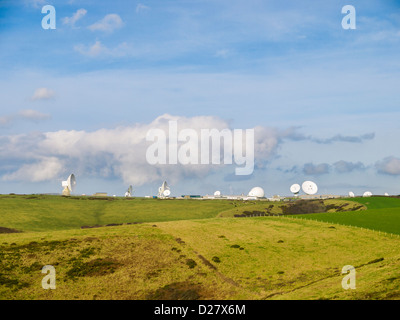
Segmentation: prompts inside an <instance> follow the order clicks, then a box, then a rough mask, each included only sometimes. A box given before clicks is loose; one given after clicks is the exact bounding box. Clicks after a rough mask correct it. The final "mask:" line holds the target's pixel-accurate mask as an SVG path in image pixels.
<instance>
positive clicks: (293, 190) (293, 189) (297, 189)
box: [290, 183, 300, 196]
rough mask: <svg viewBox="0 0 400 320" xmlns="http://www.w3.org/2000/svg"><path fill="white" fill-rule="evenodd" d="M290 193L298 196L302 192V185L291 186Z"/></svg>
mask: <svg viewBox="0 0 400 320" xmlns="http://www.w3.org/2000/svg"><path fill="white" fill-rule="evenodd" d="M290 192H291V193H293V194H294V195H295V196H297V195H298V194H299V192H300V185H299V184H297V183H295V184H292V185H291V186H290Z"/></svg>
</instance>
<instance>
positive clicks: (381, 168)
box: [375, 157, 400, 175]
mask: <svg viewBox="0 0 400 320" xmlns="http://www.w3.org/2000/svg"><path fill="white" fill-rule="evenodd" d="M375 166H376V168H377V169H378V172H379V173H384V174H390V175H400V159H399V158H396V157H387V158H385V159H383V160H382V161H379V162H377V163H376V165H375Z"/></svg>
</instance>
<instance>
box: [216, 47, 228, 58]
mask: <svg viewBox="0 0 400 320" xmlns="http://www.w3.org/2000/svg"><path fill="white" fill-rule="evenodd" d="M228 55H229V50H227V49H220V50H217V52H216V53H215V56H216V57H218V58H226V57H227V56H228Z"/></svg>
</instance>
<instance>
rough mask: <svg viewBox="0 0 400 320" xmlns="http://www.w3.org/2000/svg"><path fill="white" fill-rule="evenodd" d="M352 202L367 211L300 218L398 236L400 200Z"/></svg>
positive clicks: (374, 198)
mask: <svg viewBox="0 0 400 320" xmlns="http://www.w3.org/2000/svg"><path fill="white" fill-rule="evenodd" d="M354 201H356V202H358V203H362V204H364V205H365V206H367V207H368V210H365V211H355V212H334V213H329V212H328V213H316V214H308V215H301V218H303V219H313V220H319V221H325V222H330V223H338V224H342V225H349V226H357V227H362V228H368V229H371V230H379V231H383V232H387V233H393V234H398V235H400V198H389V197H371V198H354Z"/></svg>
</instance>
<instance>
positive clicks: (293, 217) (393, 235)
mask: <svg viewBox="0 0 400 320" xmlns="http://www.w3.org/2000/svg"><path fill="white" fill-rule="evenodd" d="M249 217H274V218H276V217H278V218H285V219H289V220H307V221H316V222H318V223H321V222H322V223H327V224H335V225H339V226H344V227H350V228H356V229H357V228H358V229H360V230H364V229H365V230H368V231H372V232H376V230H374V229H369V228H363V227H360V226H353V225H347V224H342V223H339V222H330V221H323V220H321V221H319V220H318V219H303V218H302V217H295V216H294V215H287V216H285V215H283V214H278V215H267V214H261V213H260V214H252V215H243V216H236V218H249ZM377 231H378V235H381V233H382V234H383V235H386V236H387V237H389V236H390V237H391V238H393V237H396V236H397V238H400V234H394V233H391V232H385V231H382V230H377Z"/></svg>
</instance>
